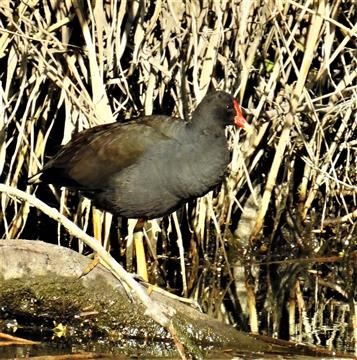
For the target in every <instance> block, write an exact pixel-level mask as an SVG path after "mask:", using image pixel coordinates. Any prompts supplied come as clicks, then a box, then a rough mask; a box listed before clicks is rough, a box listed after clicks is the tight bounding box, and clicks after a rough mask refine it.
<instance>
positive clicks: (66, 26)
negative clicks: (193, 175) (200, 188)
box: [0, 0, 357, 350]
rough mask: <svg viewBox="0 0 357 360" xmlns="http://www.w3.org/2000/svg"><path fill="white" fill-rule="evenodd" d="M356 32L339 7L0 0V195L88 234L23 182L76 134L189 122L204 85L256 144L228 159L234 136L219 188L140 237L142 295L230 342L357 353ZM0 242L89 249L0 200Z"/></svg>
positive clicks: (81, 212)
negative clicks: (185, 307) (128, 124)
mask: <svg viewBox="0 0 357 360" xmlns="http://www.w3.org/2000/svg"><path fill="white" fill-rule="evenodd" d="M356 17H357V5H356V4H355V2H354V1H348V0H346V1H342V0H332V1H327V0H322V1H305V0H298V1H293V0H287V1H281V2H279V1H269V0H261V1H259V0H255V1H247V0H241V1H235V0H234V1H220V2H218V1H203V2H199V1H188V2H180V1H156V2H155V1H137V2H134V1H115V0H111V1H107V2H102V1H96V2H95V3H93V2H92V4H90V3H89V2H88V3H87V2H86V3H82V2H81V1H78V0H73V1H69V0H67V1H55V0H52V1H46V0H43V1H35V0H32V1H28V2H20V1H6V0H3V1H2V2H1V3H0V176H1V179H0V180H1V182H2V183H4V184H6V185H8V186H11V187H16V188H19V189H22V190H24V191H26V192H29V193H34V194H36V195H37V196H38V197H39V198H41V199H42V200H44V201H45V202H47V203H49V204H50V205H52V206H55V207H58V208H60V209H61V211H62V212H63V213H64V214H65V215H66V216H67V217H69V218H70V219H72V220H73V221H75V222H76V223H77V224H78V225H79V226H80V227H82V228H83V229H85V230H86V231H88V232H90V233H91V232H92V229H91V227H90V225H91V224H92V213H93V211H92V209H91V206H90V204H89V202H88V201H87V200H83V199H79V197H78V196H77V195H76V194H68V193H67V192H66V191H64V190H62V191H61V192H60V191H59V189H54V188H50V187H48V186H45V185H40V186H29V185H28V184H27V179H28V178H29V177H30V176H32V175H33V174H35V173H37V172H38V171H39V170H40V169H41V166H42V164H43V163H44V162H45V161H46V158H47V157H48V156H50V155H52V154H54V153H55V152H56V151H57V150H58V147H59V146H60V144H63V143H65V142H67V141H68V140H69V139H70V138H71V136H72V134H73V133H75V132H77V131H81V130H82V129H84V128H87V127H90V126H94V125H96V124H101V123H104V122H112V121H115V119H117V118H118V121H122V120H123V119H127V118H129V117H132V116H136V115H138V114H139V113H145V114H151V113H164V114H176V115H178V116H180V117H187V116H188V115H187V114H188V113H189V111H190V109H192V108H193V107H194V106H195V104H196V103H197V102H199V101H200V100H201V99H202V97H203V96H204V95H205V93H206V92H207V91H208V90H209V87H211V86H213V87H215V88H220V89H224V90H227V91H230V92H231V93H234V94H235V95H236V96H237V97H238V98H239V99H240V101H241V103H242V105H243V107H244V108H245V109H246V113H247V115H248V118H249V120H250V122H252V123H253V125H254V127H255V129H256V132H255V134H253V135H252V136H250V137H247V138H245V139H240V140H241V141H240V143H239V145H238V137H239V136H242V134H237V133H235V132H233V131H232V132H229V134H228V136H229V139H230V144H231V147H232V163H231V167H230V170H229V173H228V174H227V180H226V182H225V183H224V184H223V185H222V187H221V188H220V189H218V190H217V191H215V192H213V193H210V194H208V195H207V196H206V197H204V198H202V199H199V200H197V202H196V203H195V204H189V205H188V206H187V207H186V208H185V209H183V210H182V211H180V212H179V213H178V214H177V218H175V216H172V217H170V218H168V219H163V220H159V221H152V222H150V223H149V224H148V225H147V229H146V240H147V241H146V243H145V246H146V250H147V261H148V265H149V276H150V278H151V281H152V282H155V283H158V284H159V285H160V286H162V287H164V288H167V289H170V290H171V291H174V292H175V293H177V294H180V295H185V296H191V297H192V298H194V299H196V300H197V301H198V302H199V303H200V304H201V306H202V308H203V309H204V311H205V312H207V313H210V314H212V315H214V316H215V317H217V318H221V319H222V320H224V321H228V322H230V323H231V324H234V325H236V326H237V327H238V328H240V329H244V330H249V331H253V332H259V333H262V334H268V335H273V336H278V337H281V338H285V339H287V338H288V339H292V340H296V341H299V342H307V343H314V344H323V345H326V346H327V347H328V348H330V349H335V348H338V349H339V350H347V349H349V350H352V349H353V348H355V346H356V345H355V344H356V339H357V315H356V310H357V305H356V271H357V266H356V264H357V254H356V238H357V230H356V218H357V210H356V209H357V207H356V203H357V199H356V197H357V169H356V156H357V140H356V139H357V118H356V107H357V105H356V103H357V101H356V99H357V85H356V83H357V82H356V78H357V58H356V35H357V25H356V21H355V19H356ZM243 136H244V135H243ZM102 224H103V229H102V234H103V242H104V244H105V245H106V247H107V248H108V249H111V253H112V254H113V255H114V257H116V258H117V259H118V260H120V261H121V262H123V263H124V264H125V265H127V267H128V268H129V270H133V269H132V268H131V263H132V261H131V259H132V255H131V254H130V251H128V250H130V249H127V247H126V242H125V237H126V236H127V234H128V230H127V222H126V221H125V220H123V219H111V218H110V217H103V222H102ZM0 227H1V231H2V237H4V238H19V237H22V238H24V237H25V238H31V239H36V238H40V239H43V240H47V241H50V242H55V241H56V238H58V242H59V243H61V244H63V245H65V246H72V247H74V248H78V249H79V250H81V251H85V252H86V251H88V249H83V245H82V244H81V243H80V242H79V243H78V242H77V241H75V240H74V239H72V238H71V237H70V236H69V235H68V233H67V232H66V231H64V230H63V229H62V228H61V227H59V226H57V224H56V223H55V222H54V221H52V220H48V219H47V217H46V216H44V215H42V214H40V213H38V212H36V211H35V210H34V209H30V207H29V205H28V203H27V202H24V203H21V202H17V201H15V200H14V199H12V198H11V197H8V196H7V195H6V194H5V193H2V194H1V212H0ZM177 241H178V242H177ZM180 243H183V245H182V246H183V247H184V249H185V258H183V257H182V255H180V252H179V246H178V245H177V244H180Z"/></svg>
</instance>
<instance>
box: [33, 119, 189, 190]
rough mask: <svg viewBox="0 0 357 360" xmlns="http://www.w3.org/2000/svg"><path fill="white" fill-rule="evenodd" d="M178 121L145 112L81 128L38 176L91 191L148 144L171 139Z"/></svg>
mask: <svg viewBox="0 0 357 360" xmlns="http://www.w3.org/2000/svg"><path fill="white" fill-rule="evenodd" d="M182 124H184V122H183V121H181V120H180V119H175V118H172V117H168V116H145V117H142V118H140V119H139V120H135V121H129V122H126V123H111V124H105V125H99V126H96V127H93V128H90V129H87V130H84V131H82V132H80V133H78V134H77V135H75V136H74V137H73V138H72V140H71V141H70V142H69V143H68V144H66V145H64V146H63V147H62V148H61V150H60V151H59V152H58V153H57V154H56V155H55V156H54V157H53V158H52V159H51V160H50V161H49V162H48V163H47V164H46V165H45V166H44V168H43V169H42V171H41V176H40V179H41V180H42V181H44V182H47V183H52V184H57V185H62V186H67V187H72V188H78V189H91V190H94V191H95V190H96V189H97V188H100V187H102V186H103V185H105V183H106V179H108V178H109V177H110V176H111V175H113V174H115V173H118V172H120V171H121V170H122V169H124V168H126V167H128V166H130V165H132V164H134V163H135V162H136V161H137V160H138V159H139V158H140V157H141V156H142V155H143V153H144V152H145V151H147V150H148V149H149V148H150V147H152V146H155V145H157V144H159V143H160V142H162V141H168V140H170V139H173V138H174V137H175V128H176V127H177V126H182Z"/></svg>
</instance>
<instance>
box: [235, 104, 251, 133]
mask: <svg viewBox="0 0 357 360" xmlns="http://www.w3.org/2000/svg"><path fill="white" fill-rule="evenodd" d="M233 106H234V110H235V111H236V116H235V117H234V125H235V126H237V127H239V128H242V129H244V130H246V131H248V130H250V128H251V125H250V124H248V122H247V120H246V119H245V117H244V116H243V113H242V110H241V108H240V106H239V104H238V101H237V100H236V99H234V100H233Z"/></svg>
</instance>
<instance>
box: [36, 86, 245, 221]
mask: <svg viewBox="0 0 357 360" xmlns="http://www.w3.org/2000/svg"><path fill="white" fill-rule="evenodd" d="M231 124H235V125H236V126H239V127H244V126H246V125H248V124H247V123H246V121H245V119H244V118H243V115H242V114H241V112H240V108H239V106H238V104H237V102H236V101H235V100H234V99H233V97H232V96H231V95H229V94H227V93H225V92H214V93H211V94H208V95H206V96H205V98H204V99H203V100H202V102H201V103H200V104H199V105H198V107H197V108H196V110H195V111H194V112H193V114H192V120H191V121H190V122H189V123H186V122H184V121H183V120H181V119H178V118H173V117H169V116H161V115H160V116H159V115H152V116H143V117H140V118H138V119H135V120H132V121H129V122H126V123H111V124H106V125H99V126H96V127H93V128H91V129H88V130H85V131H82V132H80V133H79V134H77V135H75V136H74V137H73V139H72V140H71V141H70V142H69V143H68V144H66V145H65V146H63V147H62V148H61V150H60V151H59V152H58V153H57V154H56V155H55V156H54V157H53V158H52V159H51V160H50V161H49V162H48V163H47V164H46V165H45V166H44V168H43V169H42V171H41V173H40V180H41V181H43V182H46V183H52V184H55V185H61V186H66V187H69V188H72V189H78V190H81V191H82V193H83V194H84V195H85V196H87V197H88V198H90V199H92V200H93V202H94V204H95V205H96V206H97V207H99V208H102V209H105V210H108V211H110V212H112V213H114V214H119V215H123V216H125V217H128V218H146V219H151V218H156V217H161V216H164V215H168V214H170V213H171V212H173V211H174V210H175V209H177V208H178V207H179V206H181V205H182V204H184V203H185V202H187V201H189V200H190V199H193V198H197V197H200V196H203V195H204V194H206V193H207V192H208V191H210V190H211V189H213V188H214V187H216V186H217V185H218V184H219V183H220V182H221V181H222V178H223V176H224V173H225V170H226V167H227V165H228V163H229V152H228V148H227V140H226V137H225V131H224V129H225V127H226V126H227V125H231Z"/></svg>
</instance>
